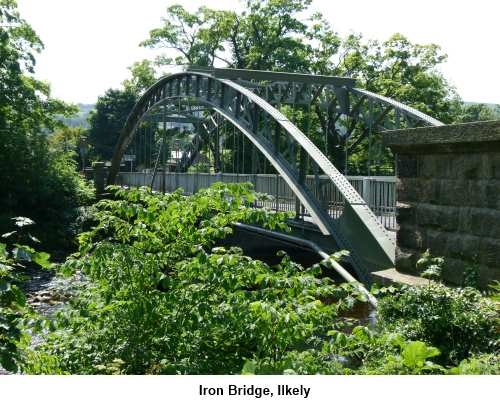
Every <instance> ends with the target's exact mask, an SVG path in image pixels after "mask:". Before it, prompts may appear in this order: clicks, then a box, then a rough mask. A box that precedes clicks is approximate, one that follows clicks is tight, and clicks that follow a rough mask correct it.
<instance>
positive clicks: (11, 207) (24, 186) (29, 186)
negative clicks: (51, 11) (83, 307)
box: [0, 0, 88, 229]
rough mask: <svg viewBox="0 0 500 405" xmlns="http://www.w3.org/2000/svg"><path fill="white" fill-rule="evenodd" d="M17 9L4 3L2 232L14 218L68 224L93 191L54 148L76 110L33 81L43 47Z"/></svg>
mask: <svg viewBox="0 0 500 405" xmlns="http://www.w3.org/2000/svg"><path fill="white" fill-rule="evenodd" d="M16 7H17V5H16V2H15V1H13V0H0V184H2V193H1V194H0V212H1V213H2V215H0V228H4V227H5V226H6V223H8V222H9V217H12V216H14V215H27V216H31V217H33V218H34V219H36V220H37V221H40V220H42V221H43V220H48V221H53V220H54V219H55V218H57V219H58V221H56V222H55V223H59V224H60V225H63V224H64V223H65V218H63V216H64V215H65V210H66V209H68V208H70V207H74V206H76V205H78V204H79V203H81V202H82V201H83V197H84V195H88V194H87V191H88V190H87V189H86V188H85V187H84V186H83V183H82V180H81V179H80V178H79V177H78V175H77V173H76V171H75V170H74V167H73V163H72V161H71V160H70V158H69V156H67V155H66V154H64V153H59V152H57V151H53V150H51V149H50V148H49V145H48V142H47V134H48V133H50V132H51V131H52V130H54V129H55V128H56V127H58V126H60V125H61V124H60V122H59V120H58V118H57V117H60V116H61V115H63V116H64V115H66V116H67V115H69V114H72V113H74V112H75V108H74V107H71V106H68V105H66V104H65V103H63V102H62V101H59V100H56V99H53V98H51V97H50V87H49V85H48V84H47V83H44V82H41V81H39V80H36V79H35V78H34V77H33V75H32V74H33V73H34V67H35V55H36V53H38V52H40V50H41V49H42V48H43V44H42V42H41V40H40V38H39V37H38V36H37V35H36V33H35V32H34V31H33V29H32V28H31V27H30V25H29V24H28V23H27V22H26V21H25V20H23V19H22V18H21V17H20V15H19V13H18V11H17V8H16ZM56 194H57V198H54V196H55V195H56ZM4 229H5V228H4Z"/></svg>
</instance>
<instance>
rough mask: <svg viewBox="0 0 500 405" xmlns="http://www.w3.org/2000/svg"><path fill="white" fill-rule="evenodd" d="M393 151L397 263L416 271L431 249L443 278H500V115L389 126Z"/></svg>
mask: <svg viewBox="0 0 500 405" xmlns="http://www.w3.org/2000/svg"><path fill="white" fill-rule="evenodd" d="M383 140H384V143H385V144H386V145H387V146H389V147H390V148H391V149H392V151H393V152H394V153H395V154H396V162H397V163H396V167H397V181H396V190H397V200H398V205H397V219H398V224H399V230H398V232H397V251H396V268H397V270H398V271H401V272H404V273H410V274H411V273H415V271H416V270H415V264H416V261H417V260H418V258H419V257H420V254H421V253H422V252H424V251H425V250H426V249H430V252H431V254H432V255H433V256H443V257H444V258H445V263H446V265H445V268H444V271H443V278H444V279H445V280H446V281H449V282H452V283H456V284H462V283H463V281H464V276H465V274H469V275H470V274H473V273H476V274H477V277H478V282H479V284H480V285H481V286H486V285H487V284H488V283H490V282H491V281H492V280H498V279H500V121H487V122H474V123H468V124H460V125H447V126H440V127H424V128H414V129H407V130H397V131H389V132H387V133H385V134H384V136H383Z"/></svg>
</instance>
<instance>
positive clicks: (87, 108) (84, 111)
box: [61, 104, 95, 128]
mask: <svg viewBox="0 0 500 405" xmlns="http://www.w3.org/2000/svg"><path fill="white" fill-rule="evenodd" d="M77 106H78V108H79V109H80V111H79V112H77V113H76V114H75V115H73V116H72V117H69V118H65V117H62V118H61V121H62V122H63V123H64V124H66V125H67V126H68V127H83V128H88V127H89V123H88V121H87V119H88V117H89V114H90V112H91V111H92V110H93V109H94V107H95V104H77Z"/></svg>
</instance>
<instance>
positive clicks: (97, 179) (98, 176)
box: [92, 162, 105, 195]
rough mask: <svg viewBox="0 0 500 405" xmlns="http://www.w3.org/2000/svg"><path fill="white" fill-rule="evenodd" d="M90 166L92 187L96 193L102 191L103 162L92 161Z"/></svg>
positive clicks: (101, 192)
mask: <svg viewBox="0 0 500 405" xmlns="http://www.w3.org/2000/svg"><path fill="white" fill-rule="evenodd" d="M92 168H93V169H94V187H95V191H96V194H97V195H99V194H103V193H104V175H105V173H104V162H94V163H92Z"/></svg>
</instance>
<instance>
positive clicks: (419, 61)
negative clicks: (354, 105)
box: [142, 0, 491, 170]
mask: <svg viewBox="0 0 500 405" xmlns="http://www.w3.org/2000/svg"><path fill="white" fill-rule="evenodd" d="M244 4H245V11H243V12H241V13H238V12H233V11H220V10H211V9H208V8H206V7H201V8H199V9H198V10H197V11H195V12H193V13H191V12H188V11H187V10H185V9H184V8H183V7H182V6H181V5H175V6H172V7H170V8H168V9H167V17H166V18H165V19H164V25H163V26H162V27H160V28H157V29H154V30H152V31H151V32H150V38H149V39H147V40H146V41H144V42H143V43H142V45H143V46H148V47H154V48H165V49H168V50H170V51H172V50H174V51H175V55H174V57H173V58H166V57H163V58H160V59H159V60H158V61H157V62H158V63H159V64H162V63H171V62H172V61H173V60H175V61H176V62H177V63H188V64H200V65H204V66H214V64H215V63H216V62H217V61H218V63H222V64H223V65H225V66H227V67H230V68H240V69H258V70H271V71H289V72H303V73H312V74H322V75H334V76H347V77H352V78H354V79H356V82H357V86H358V87H361V88H365V89H367V90H370V91H373V92H375V93H378V94H380V95H383V96H386V97H390V98H394V99H396V100H398V101H400V102H402V103H405V104H407V105H409V106H411V107H414V108H416V109H418V110H420V111H422V112H424V113H426V114H428V115H431V116H433V117H435V118H436V119H438V120H441V121H443V122H444V123H454V122H462V121H464V120H470V119H474V117H476V118H478V119H484V118H488V117H490V116H491V114H490V113H489V112H488V110H487V109H486V108H481V111H480V112H478V111H475V110H474V108H472V107H464V105H463V103H462V101H461V99H460V97H459V96H458V94H457V92H456V90H455V89H454V88H453V87H452V86H451V85H450V83H449V82H448V81H447V80H446V78H445V77H444V76H443V75H442V73H441V72H440V71H439V67H440V65H441V64H442V63H444V62H445V61H446V58H447V56H446V54H444V53H443V52H442V50H441V48H440V47H439V46H437V45H436V44H417V43H413V42H411V41H410V40H409V39H408V38H406V37H405V36H403V35H402V34H399V33H396V34H394V35H392V36H391V37H390V38H388V39H387V40H386V41H374V40H365V39H364V38H363V37H362V35H361V34H350V35H348V36H346V37H341V36H340V35H339V34H338V33H337V32H335V31H334V29H333V28H332V27H331V26H330V24H329V23H328V22H327V21H326V20H325V19H324V18H323V16H322V15H321V14H320V13H311V12H310V5H311V1H310V0H245V1H244ZM312 107H313V108H312V110H311V112H310V113H309V112H307V111H305V110H304V111H302V110H301V111H297V113H296V114H295V117H294V121H295V122H296V123H297V125H298V126H299V127H300V128H301V129H303V130H305V123H306V122H308V123H309V125H308V128H310V131H308V134H309V136H310V137H311V139H312V140H313V141H314V142H315V143H316V145H318V146H320V147H321V148H322V149H324V150H325V153H326V154H327V155H328V157H329V158H330V159H332V161H334V162H335V163H336V164H337V165H338V167H339V168H343V167H344V165H345V158H346V153H345V150H346V148H348V146H346V138H345V137H344V136H342V135H341V134H339V133H335V132H336V131H331V132H332V133H331V134H330V135H329V137H328V142H325V137H324V135H323V134H325V133H326V132H327V131H326V127H327V125H328V122H329V120H328V119H326V112H325V111H322V110H321V108H320V106H319V105H314V106H312ZM284 112H286V111H284ZM359 125H361V124H359V123H358V126H359ZM358 132H359V131H358ZM362 132H363V131H361V133H362ZM362 139H363V141H362V142H359V143H358V142H356V143H355V146H353V147H352V148H351V147H349V148H350V149H352V150H350V152H349V153H350V154H354V156H353V160H354V161H355V166H356V167H357V169H356V170H360V169H359V168H365V169H366V167H367V165H368V164H369V162H370V160H375V161H376V162H378V165H379V166H382V165H387V166H388V167H391V166H392V162H393V158H392V156H391V155H390V153H388V151H387V150H386V149H385V148H383V147H382V146H381V143H380V142H379V141H378V140H377V139H375V138H373V139H372V141H373V142H374V143H375V147H373V146H374V145H372V144H369V143H368V142H367V140H366V139H367V138H365V137H362ZM365 169H363V170H365Z"/></svg>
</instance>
